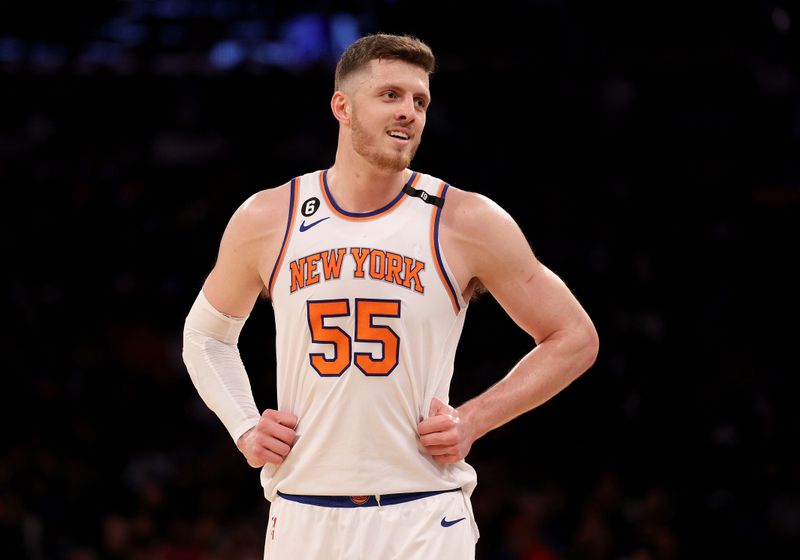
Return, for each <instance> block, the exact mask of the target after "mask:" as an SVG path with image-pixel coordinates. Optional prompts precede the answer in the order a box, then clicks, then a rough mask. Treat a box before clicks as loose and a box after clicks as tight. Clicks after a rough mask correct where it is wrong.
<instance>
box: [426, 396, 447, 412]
mask: <svg viewBox="0 0 800 560" xmlns="http://www.w3.org/2000/svg"><path fill="white" fill-rule="evenodd" d="M451 410H452V408H451V407H450V406H449V405H446V404H444V403H443V402H442V401H440V400H439V399H437V398H436V397H433V400H431V409H430V412H429V414H428V416H436V415H437V414H450V411H451Z"/></svg>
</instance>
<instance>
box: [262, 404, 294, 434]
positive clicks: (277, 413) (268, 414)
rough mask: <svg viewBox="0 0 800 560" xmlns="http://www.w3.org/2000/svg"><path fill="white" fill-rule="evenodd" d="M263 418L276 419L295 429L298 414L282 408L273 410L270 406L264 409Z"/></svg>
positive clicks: (279, 422)
mask: <svg viewBox="0 0 800 560" xmlns="http://www.w3.org/2000/svg"><path fill="white" fill-rule="evenodd" d="M261 416H262V417H263V418H268V419H270V420H274V421H275V422H277V423H278V424H280V425H282V426H286V427H287V428H291V429H294V428H295V427H297V416H295V415H294V414H292V413H291V412H284V411H281V410H273V409H271V408H268V409H267V410H265V411H264V413H263V414H262V415H261Z"/></svg>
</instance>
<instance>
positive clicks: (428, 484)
mask: <svg viewBox="0 0 800 560" xmlns="http://www.w3.org/2000/svg"><path fill="white" fill-rule="evenodd" d="M326 176H327V171H316V172H313V173H309V174H307V175H303V176H302V177H298V178H296V179H294V180H292V183H291V189H292V193H291V198H290V205H289V206H290V210H289V220H288V224H287V228H286V234H285V238H284V241H283V245H282V247H281V251H280V255H279V257H278V259H277V262H276V264H275V268H274V270H273V272H272V275H271V277H270V281H269V289H270V294H271V297H272V302H273V307H274V311H275V328H276V346H277V391H278V408H279V410H283V411H287V412H291V413H292V414H295V415H296V416H297V417H298V419H299V421H298V424H297V427H296V433H297V439H296V442H295V444H294V447H293V449H292V451H291V452H290V453H289V455H288V456H287V457H286V459H285V461H284V462H283V464H281V465H277V466H275V465H267V466H265V467H264V468H263V470H262V472H261V482H262V484H263V486H264V492H265V495H266V497H267V498H268V499H270V500H272V499H274V497H275V495H276V493H277V491H278V490H280V491H281V492H285V493H290V494H312V495H363V494H388V493H395V492H418V491H429V490H444V489H450V488H456V487H463V488H464V489H465V490H466V491H467V493H468V494H469V493H471V492H472V490H473V488H474V487H475V483H476V475H475V471H474V469H473V468H472V467H470V466H469V465H468V464H467V463H466V462H464V461H461V462H459V463H457V464H454V465H448V466H440V465H439V464H437V463H436V462H435V461H433V460H432V459H431V458H430V457H429V456H428V455H426V454H425V453H424V452H423V451H422V450H421V447H420V445H419V438H418V434H417V424H418V423H419V422H420V421H421V420H422V419H424V418H427V416H428V411H429V409H430V404H431V400H432V398H433V397H434V396H435V397H438V398H439V399H440V400H442V401H444V402H448V393H449V389H450V380H451V378H452V375H453V360H454V357H455V352H456V346H457V344H458V340H459V337H460V336H461V330H462V327H463V325H464V316H465V314H466V310H467V304H466V302H464V300H463V298H462V296H461V290H460V289H459V287H458V286H457V285H456V282H455V280H454V277H453V275H452V274H451V273H450V271H449V269H448V267H447V263H446V262H445V259H444V254H443V252H442V250H441V248H440V247H439V221H440V217H441V211H442V210H441V207H440V206H441V203H442V202H443V201H444V199H445V197H446V194H447V188H448V186H447V184H446V183H444V182H443V181H440V180H438V179H435V178H433V177H431V176H429V175H423V174H419V173H414V174H412V176H411V178H410V179H409V181H408V183H407V184H406V186H405V187H404V189H403V191H401V192H400V193H398V195H397V197H396V198H395V199H394V200H392V201H391V202H390V203H389V204H387V205H386V206H385V207H384V208H381V209H379V210H376V211H374V212H369V213H352V212H347V211H345V210H343V209H342V208H340V207H339V206H338V205H337V204H336V201H335V200H334V199H333V197H332V196H331V193H330V191H329V190H328V186H327V181H326Z"/></svg>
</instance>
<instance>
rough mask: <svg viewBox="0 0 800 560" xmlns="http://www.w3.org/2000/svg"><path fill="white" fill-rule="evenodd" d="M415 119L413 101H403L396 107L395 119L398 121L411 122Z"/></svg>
mask: <svg viewBox="0 0 800 560" xmlns="http://www.w3.org/2000/svg"><path fill="white" fill-rule="evenodd" d="M415 117H416V113H415V111H414V100H413V99H408V100H403V102H402V103H400V104H399V105H398V107H397V112H396V113H395V118H396V119H397V120H399V121H413V120H414V119H415Z"/></svg>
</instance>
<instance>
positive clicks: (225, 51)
mask: <svg viewBox="0 0 800 560" xmlns="http://www.w3.org/2000/svg"><path fill="white" fill-rule="evenodd" d="M246 55H247V51H246V50H245V49H244V47H242V45H241V44H240V43H239V42H238V41H234V40H230V39H228V40H225V41H220V42H218V43H217V44H216V45H214V46H213V47H212V48H211V53H210V54H209V59H210V60H211V64H213V65H214V66H216V67H217V68H220V69H222V70H230V69H231V68H234V67H235V66H238V65H239V64H241V62H242V61H243V60H244V58H245V56H246Z"/></svg>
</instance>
